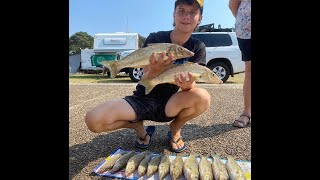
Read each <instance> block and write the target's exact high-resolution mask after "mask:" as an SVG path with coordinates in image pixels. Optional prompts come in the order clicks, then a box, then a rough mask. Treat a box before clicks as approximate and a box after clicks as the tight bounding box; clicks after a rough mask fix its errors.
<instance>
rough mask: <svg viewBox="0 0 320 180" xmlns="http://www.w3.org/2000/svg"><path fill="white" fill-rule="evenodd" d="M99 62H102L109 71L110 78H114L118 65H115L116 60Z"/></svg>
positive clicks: (117, 71)
mask: <svg viewBox="0 0 320 180" xmlns="http://www.w3.org/2000/svg"><path fill="white" fill-rule="evenodd" d="M101 64H103V65H104V66H105V67H107V68H108V69H109V71H110V78H112V79H113V78H115V77H116V76H117V74H118V73H119V70H118V67H117V61H116V60H114V61H102V62H101Z"/></svg>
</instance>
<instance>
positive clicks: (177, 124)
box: [165, 88, 211, 149]
mask: <svg viewBox="0 0 320 180" xmlns="http://www.w3.org/2000/svg"><path fill="white" fill-rule="evenodd" d="M210 101H211V97H210V94H209V93H208V92H207V91H206V90H205V89H202V88H193V89H191V90H189V91H179V92H177V93H176V94H174V95H173V96H172V97H171V98H170V99H169V101H168V103H167V104H166V107H165V114H166V116H167V117H175V116H177V117H176V118H175V119H174V120H173V121H172V122H171V123H170V131H171V136H172V140H173V141H177V140H178V139H179V138H180V136H181V128H182V126H183V125H184V124H185V123H186V122H187V121H189V120H191V119H193V118H195V117H197V116H199V115H200V114H202V113H203V112H205V111H207V110H208V108H209V106H210ZM170 144H171V146H172V148H174V149H178V148H181V147H183V146H184V142H183V141H178V142H177V144H175V143H173V142H172V141H171V142H170Z"/></svg>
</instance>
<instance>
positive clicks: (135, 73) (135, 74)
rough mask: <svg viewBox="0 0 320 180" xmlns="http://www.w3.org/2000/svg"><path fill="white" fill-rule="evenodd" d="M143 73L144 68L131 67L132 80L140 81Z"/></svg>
mask: <svg viewBox="0 0 320 180" xmlns="http://www.w3.org/2000/svg"><path fill="white" fill-rule="evenodd" d="M142 75H143V68H130V69H129V76H130V79H131V81H133V82H138V81H140V79H141V77H142Z"/></svg>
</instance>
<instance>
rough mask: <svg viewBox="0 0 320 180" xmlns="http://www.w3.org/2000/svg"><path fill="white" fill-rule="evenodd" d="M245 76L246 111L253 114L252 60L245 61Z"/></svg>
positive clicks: (244, 95)
mask: <svg viewBox="0 0 320 180" xmlns="http://www.w3.org/2000/svg"><path fill="white" fill-rule="evenodd" d="M245 69H246V70H245V76H244V83H243V97H244V112H243V113H245V114H248V115H250V116H251V61H246V62H245Z"/></svg>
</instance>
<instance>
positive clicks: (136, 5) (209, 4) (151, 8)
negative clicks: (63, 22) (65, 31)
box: [69, 0, 235, 37]
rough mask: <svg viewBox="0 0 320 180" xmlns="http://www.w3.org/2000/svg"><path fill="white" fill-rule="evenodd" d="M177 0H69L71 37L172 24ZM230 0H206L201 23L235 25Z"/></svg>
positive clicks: (152, 29) (141, 30)
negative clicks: (75, 34)
mask: <svg viewBox="0 0 320 180" xmlns="http://www.w3.org/2000/svg"><path fill="white" fill-rule="evenodd" d="M174 1H175V0H69V37H70V36H72V35H73V34H74V33H76V32H79V31H84V32H87V33H88V34H89V35H91V36H94V34H96V33H114V32H135V33H139V34H141V35H142V36H144V37H147V36H148V35H149V33H151V32H156V31H163V30H171V29H172V28H173V26H172V22H173V9H174ZM228 2H229V0H204V10H203V19H202V22H201V24H200V25H204V24H210V23H214V24H215V28H217V27H218V25H219V24H220V25H221V27H222V28H231V27H234V21H235V19H234V17H233V16H232V13H231V11H230V10H229V8H228Z"/></svg>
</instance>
